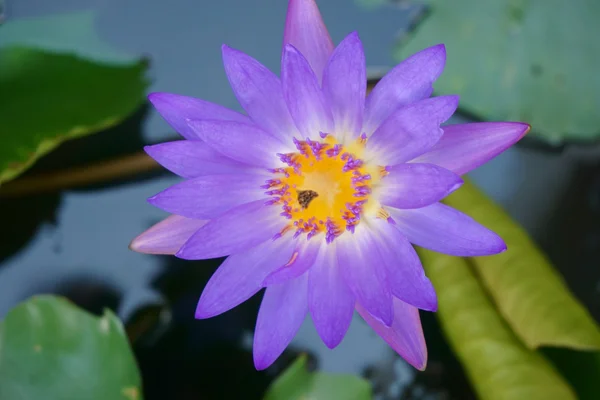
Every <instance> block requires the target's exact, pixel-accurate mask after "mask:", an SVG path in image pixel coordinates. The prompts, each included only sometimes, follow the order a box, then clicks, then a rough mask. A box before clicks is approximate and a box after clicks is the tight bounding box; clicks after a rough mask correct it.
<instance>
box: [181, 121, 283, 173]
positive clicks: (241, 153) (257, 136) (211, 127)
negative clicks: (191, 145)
mask: <svg viewBox="0 0 600 400" xmlns="http://www.w3.org/2000/svg"><path fill="white" fill-rule="evenodd" d="M189 125H190V127H191V128H192V129H193V130H194V132H195V133H196V134H197V135H198V136H199V137H200V138H202V140H204V141H205V142H206V143H207V144H208V145H209V146H211V147H212V148H213V149H215V150H216V151H218V152H219V153H221V154H223V155H224V156H226V157H229V158H232V159H234V160H237V161H239V162H243V163H246V164H250V165H255V166H257V167H263V168H272V167H275V166H279V165H280V164H281V162H280V160H279V159H278V158H277V156H276V154H277V153H285V152H286V151H285V146H283V145H282V143H281V142H279V141H278V140H277V139H275V138H274V137H273V136H271V135H269V134H268V133H266V132H265V131H263V130H262V129H260V128H259V127H257V126H256V125H254V124H242V123H239V122H230V121H214V120H203V121H189Z"/></svg>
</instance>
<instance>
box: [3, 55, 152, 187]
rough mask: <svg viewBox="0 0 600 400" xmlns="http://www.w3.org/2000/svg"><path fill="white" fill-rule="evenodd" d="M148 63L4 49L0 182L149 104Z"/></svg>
mask: <svg viewBox="0 0 600 400" xmlns="http://www.w3.org/2000/svg"><path fill="white" fill-rule="evenodd" d="M145 70H146V62H144V61H138V62H136V63H134V64H130V65H126V66H123V65H119V66H116V65H105V64H97V63H93V62H90V61H87V60H84V59H81V58H79V57H76V56H74V55H71V54H57V53H50V52H47V51H42V50H37V49H33V48H24V47H8V48H4V49H1V50H0V93H7V94H9V95H7V96H2V97H0V120H2V128H1V129H2V131H0V183H2V182H5V181H7V180H9V179H12V178H14V177H15V176H17V175H18V174H20V173H22V172H23V171H24V170H25V169H26V168H28V167H29V166H31V165H32V164H33V163H34V162H35V160H36V159H37V158H39V157H40V156H42V155H44V154H46V153H48V152H49V151H51V150H52V149H54V148H55V147H56V146H58V145H59V144H60V143H61V142H63V141H65V140H68V139H72V138H76V137H81V136H85V135H88V134H91V133H94V132H96V131H99V130H102V129H105V128H107V127H110V126H113V125H115V124H117V123H118V122H119V121H121V120H123V119H124V118H125V117H127V116H128V115H129V114H130V113H132V112H133V111H135V110H136V108H137V107H139V106H140V105H141V104H142V102H143V101H144V91H145V89H146V86H147V82H146V80H145V78H144V73H145Z"/></svg>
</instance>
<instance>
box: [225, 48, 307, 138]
mask: <svg viewBox="0 0 600 400" xmlns="http://www.w3.org/2000/svg"><path fill="white" fill-rule="evenodd" d="M222 51H223V63H224V65H225V72H226V73H227V78H229V83H230V84H231V87H232V89H233V91H234V93H235V96H236V97H237V99H238V101H239V102H240V104H241V105H242V107H244V110H246V112H247V113H248V115H249V116H250V117H251V118H252V120H253V121H254V122H255V123H256V124H257V125H259V126H260V127H261V128H262V129H264V130H265V131H266V132H268V133H270V134H271V135H273V136H275V137H279V138H282V139H285V138H291V137H293V136H295V134H296V126H295V125H294V121H292V117H291V116H290V113H289V111H288V108H287V105H286V103H285V100H284V98H283V90H282V88H281V82H280V81H279V78H278V77H277V76H276V75H275V74H273V73H272V72H271V71H269V70H268V69H267V68H266V67H265V66H264V65H262V64H261V63H259V62H258V61H256V60H255V59H254V58H252V57H250V56H249V55H246V54H244V53H242V52H241V51H238V50H235V49H232V48H231V47H228V46H225V45H223V48H222Z"/></svg>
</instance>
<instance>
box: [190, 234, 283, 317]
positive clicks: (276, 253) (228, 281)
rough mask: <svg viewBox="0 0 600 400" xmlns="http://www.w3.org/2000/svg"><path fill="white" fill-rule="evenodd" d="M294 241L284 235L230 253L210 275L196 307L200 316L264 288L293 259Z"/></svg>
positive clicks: (229, 306)
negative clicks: (272, 275) (272, 273)
mask: <svg viewBox="0 0 600 400" xmlns="http://www.w3.org/2000/svg"><path fill="white" fill-rule="evenodd" d="M293 242H294V241H293V240H291V238H289V237H284V238H281V239H279V240H275V241H272V240H267V241H266V242H263V243H262V244H260V245H258V246H256V247H253V248H251V249H250V250H246V251H244V252H242V253H237V254H234V255H232V256H229V257H228V258H227V259H226V260H225V261H224V262H223V264H221V266H220V267H219V268H218V269H217V271H216V272H215V273H214V274H213V276H212V277H211V278H210V280H209V281H208V283H207V284H206V287H205V288H204V291H203V292H202V296H200V300H199V301H198V306H197V307H196V318H198V319H203V318H210V317H214V316H215V315H219V314H221V313H224V312H225V311H228V310H231V309H232V308H234V307H236V306H237V305H239V304H241V303H243V302H244V301H246V300H248V299H249V298H250V297H252V296H253V295H254V294H255V293H256V292H258V291H259V290H260V289H261V288H262V281H263V280H264V279H265V277H266V276H267V275H268V274H270V273H271V272H272V271H273V270H274V269H275V268H277V267H278V266H280V265H281V263H284V262H285V261H286V260H287V259H289V257H290V255H291V254H292V250H293Z"/></svg>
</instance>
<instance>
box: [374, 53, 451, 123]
mask: <svg viewBox="0 0 600 400" xmlns="http://www.w3.org/2000/svg"><path fill="white" fill-rule="evenodd" d="M445 63H446V48H445V47H444V45H443V44H438V45H437V46H433V47H429V48H427V49H425V50H422V51H420V52H418V53H416V54H414V55H413V56H411V57H409V58H407V59H406V60H404V61H402V62H401V63H400V64H398V65H397V66H396V67H395V68H394V69H392V70H391V71H390V72H388V73H387V74H386V75H385V76H384V77H383V78H382V79H381V80H380V81H379V83H377V85H376V86H375V87H374V88H373V90H372V91H371V93H370V94H369V97H368V98H367V101H366V105H365V132H366V133H367V134H370V133H371V132H373V131H374V130H375V129H377V127H379V125H380V124H381V123H382V122H383V121H385V120H386V119H387V118H388V117H389V116H390V115H392V113H393V112H394V111H396V110H397V109H398V108H400V107H403V106H406V105H407V104H410V103H413V102H415V101H418V100H422V99H426V98H427V97H429V96H430V95H431V93H432V92H433V87H432V86H431V85H432V84H433V82H435V80H436V79H437V78H438V77H439V76H440V75H441V73H442V71H443V70H444V64H445Z"/></svg>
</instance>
